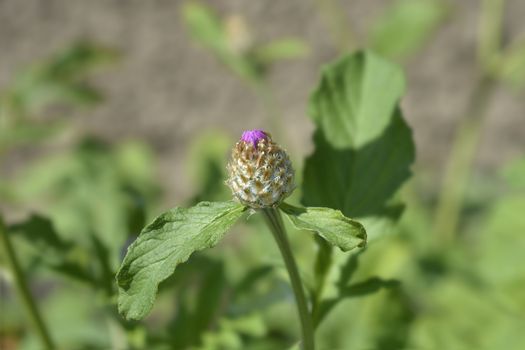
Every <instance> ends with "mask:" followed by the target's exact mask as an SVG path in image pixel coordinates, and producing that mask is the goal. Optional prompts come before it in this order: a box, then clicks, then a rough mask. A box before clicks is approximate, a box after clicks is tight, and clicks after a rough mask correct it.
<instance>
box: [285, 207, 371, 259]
mask: <svg viewBox="0 0 525 350" xmlns="http://www.w3.org/2000/svg"><path fill="white" fill-rule="evenodd" d="M280 208H281V210H282V211H283V212H284V213H285V214H286V215H287V216H288V218H290V221H291V222H292V223H293V224H294V226H295V227H296V228H297V229H300V230H308V231H313V232H315V233H317V234H319V235H320V236H321V237H323V238H324V239H325V240H327V241H328V242H329V243H330V244H333V245H334V246H336V247H339V248H340V249H341V250H343V251H348V250H351V249H353V248H355V247H362V246H364V245H365V244H366V231H365V229H364V227H363V225H361V224H360V223H359V222H357V221H354V220H352V219H350V218H347V217H345V216H344V215H343V214H342V213H341V212H340V211H339V210H334V209H330V208H315V207H308V208H299V207H294V206H291V205H289V204H286V203H281V205H280Z"/></svg>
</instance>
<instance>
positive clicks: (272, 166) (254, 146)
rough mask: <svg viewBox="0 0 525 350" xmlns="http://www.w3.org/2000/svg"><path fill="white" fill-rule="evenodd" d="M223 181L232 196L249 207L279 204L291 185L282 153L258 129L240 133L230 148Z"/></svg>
mask: <svg viewBox="0 0 525 350" xmlns="http://www.w3.org/2000/svg"><path fill="white" fill-rule="evenodd" d="M228 172H229V175H230V177H229V179H228V180H227V181H226V184H227V185H228V186H229V187H230V189H231V190H232V193H233V195H234V197H235V198H237V199H238V200H239V201H240V202H241V203H242V204H244V205H246V206H249V207H251V208H266V207H275V206H277V205H279V203H281V202H282V201H283V199H285V198H286V197H288V196H289V195H290V194H291V193H292V191H293V190H294V188H295V185H294V170H293V168H292V163H291V162H290V158H288V155H287V154H286V152H285V151H284V150H283V149H282V148H281V147H279V145H277V144H276V143H275V142H273V141H272V139H271V136H270V134H268V133H266V132H264V131H262V130H249V131H245V132H244V133H243V134H242V137H241V139H240V140H239V142H237V143H236V144H235V147H234V148H233V150H232V156H231V159H230V162H229V163H228Z"/></svg>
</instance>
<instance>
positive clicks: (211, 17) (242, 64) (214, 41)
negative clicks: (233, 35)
mask: <svg viewBox="0 0 525 350" xmlns="http://www.w3.org/2000/svg"><path fill="white" fill-rule="evenodd" d="M183 19H184V22H185V23H186V27H187V28H188V30H189V32H190V35H191V36H192V37H193V38H194V39H195V40H196V41H198V42H199V43H200V44H201V45H202V46H204V47H205V48H207V49H209V50H211V51H212V53H213V54H214V55H215V56H216V57H217V58H218V59H219V60H220V61H221V62H222V63H223V64H225V65H226V66H227V67H228V68H230V69H231V70H233V71H234V72H235V73H236V74H238V75H240V76H241V77H242V78H244V79H246V80H248V81H249V82H254V81H255V80H257V72H256V71H255V69H254V67H253V66H252V65H251V64H250V62H249V61H248V60H246V59H245V57H243V56H242V55H240V54H237V53H236V52H234V51H233V50H232V49H231V47H230V44H229V43H228V38H227V36H226V33H225V30H224V26H223V24H222V23H221V21H220V19H219V18H218V16H217V15H216V14H215V13H214V12H213V11H212V10H211V9H210V8H208V7H207V6H205V5H201V4H198V3H193V2H189V3H187V4H185V5H184V8H183Z"/></svg>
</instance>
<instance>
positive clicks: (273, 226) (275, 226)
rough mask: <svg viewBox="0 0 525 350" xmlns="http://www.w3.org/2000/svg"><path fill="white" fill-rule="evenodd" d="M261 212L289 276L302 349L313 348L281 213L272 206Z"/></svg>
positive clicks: (304, 299) (310, 326)
mask: <svg viewBox="0 0 525 350" xmlns="http://www.w3.org/2000/svg"><path fill="white" fill-rule="evenodd" d="M262 213H263V216H264V218H265V220H266V223H267V224H268V227H269V228H270V231H272V234H273V237H274V239H275V242H276V243H277V246H278V247H279V250H280V251H281V255H282V257H283V260H284V264H285V266H286V269H287V270H288V275H289V276H290V282H291V284H292V290H293V292H294V294H295V302H296V304H297V311H298V312H299V319H300V321H301V332H302V337H303V349H304V350H314V348H315V344H314V329H313V325H312V319H311V317H310V312H309V311H308V304H307V302H306V296H305V294H304V289H303V285H302V283H301V277H300V276H299V270H298V269H297V264H296V263H295V259H294V257H293V254H292V250H291V248H290V244H289V243H288V238H287V237H286V230H285V228H284V224H283V220H282V217H281V214H280V212H279V210H278V209H274V208H266V209H263V210H262Z"/></svg>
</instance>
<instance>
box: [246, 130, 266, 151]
mask: <svg viewBox="0 0 525 350" xmlns="http://www.w3.org/2000/svg"><path fill="white" fill-rule="evenodd" d="M268 136H269V135H268V134H267V133H265V132H264V131H262V130H259V129H255V130H246V131H245V132H243V133H242V136H241V141H244V142H251V143H252V144H253V146H254V147H257V144H258V143H259V141H260V140H267V139H268Z"/></svg>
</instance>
